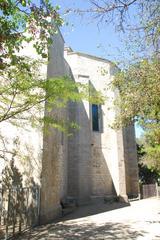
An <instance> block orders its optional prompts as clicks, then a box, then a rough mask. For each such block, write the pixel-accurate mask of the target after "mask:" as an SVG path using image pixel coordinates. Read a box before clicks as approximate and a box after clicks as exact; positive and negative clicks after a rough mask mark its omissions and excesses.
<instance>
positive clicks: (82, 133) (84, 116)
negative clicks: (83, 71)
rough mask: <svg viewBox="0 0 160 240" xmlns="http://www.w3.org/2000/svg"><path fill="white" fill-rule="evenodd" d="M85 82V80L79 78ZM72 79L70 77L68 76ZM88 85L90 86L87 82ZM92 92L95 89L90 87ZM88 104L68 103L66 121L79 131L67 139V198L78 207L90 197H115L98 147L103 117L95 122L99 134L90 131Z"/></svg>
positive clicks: (111, 180)
mask: <svg viewBox="0 0 160 240" xmlns="http://www.w3.org/2000/svg"><path fill="white" fill-rule="evenodd" d="M83 78H85V81H86V79H87V76H83ZM72 79H73V76H72ZM88 84H91V83H90V81H89V78H88ZM91 88H92V92H93V93H94V92H96V89H95V88H94V86H93V85H92V84H91ZM91 105H92V104H90V103H88V102H86V101H84V102H82V101H81V102H80V103H73V102H71V103H69V107H68V110H69V121H70V122H76V123H77V124H78V125H79V126H80V129H79V130H77V131H75V132H73V135H72V136H71V137H69V139H68V148H69V152H68V196H69V197H73V198H75V199H77V201H78V204H81V201H82V203H83V202H85V200H87V199H89V198H90V197H91V196H97V197H99V196H100V197H103V196H109V197H113V196H116V191H115V186H114V181H113V179H112V175H111V173H110V170H109V168H108V165H107V156H104V153H103V148H104V147H103V146H102V139H101V138H102V131H103V129H102V128H103V119H102V118H103V115H104V113H103V112H102V111H101V119H99V120H98V121H99V124H100V125H102V126H99V131H97V132H93V129H92V127H93V126H92V107H91ZM87 111H88V112H87Z"/></svg>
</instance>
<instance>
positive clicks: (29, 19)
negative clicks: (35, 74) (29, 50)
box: [0, 0, 63, 69]
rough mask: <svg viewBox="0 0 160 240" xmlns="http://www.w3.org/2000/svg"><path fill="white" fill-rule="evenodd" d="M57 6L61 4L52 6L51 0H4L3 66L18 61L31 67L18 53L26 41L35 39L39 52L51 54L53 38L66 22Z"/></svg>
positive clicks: (1, 25)
mask: <svg viewBox="0 0 160 240" xmlns="http://www.w3.org/2000/svg"><path fill="white" fill-rule="evenodd" d="M57 10H58V7H57V6H55V7H54V6H52V5H51V3H50V1H48V0H43V5H38V4H35V3H34V1H31V0H23V1H21V0H17V1H16V0H1V2H0V12H1V14H0V29H1V36H0V63H1V64H0V69H5V68H6V67H8V66H13V65H17V64H22V66H23V68H24V67H25V66H26V68H27V67H28V66H27V63H26V61H25V60H24V59H23V58H21V57H20V56H19V55H18V54H17V52H19V51H20V50H21V49H22V48H23V46H22V43H25V42H27V43H29V42H31V41H33V40H34V48H35V49H36V51H37V53H38V54H40V55H41V56H42V57H47V54H46V49H47V47H48V44H49V43H51V42H52V39H51V35H53V34H55V33H56V31H57V27H59V26H61V25H62V23H63V20H62V18H61V17H60V15H59V14H58V12H57ZM51 19H52V21H51ZM8 60H10V61H8Z"/></svg>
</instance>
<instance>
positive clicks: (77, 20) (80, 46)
mask: <svg viewBox="0 0 160 240" xmlns="http://www.w3.org/2000/svg"><path fill="white" fill-rule="evenodd" d="M75 2H76V3H75ZM56 3H57V4H59V5H60V6H61V12H62V13H63V12H64V10H65V9H73V8H74V9H75V8H80V9H85V8H87V7H90V5H89V3H88V1H87V0H78V1H73V0H69V1H67V0H65V1H62V0H57V1H56ZM64 20H65V21H66V22H67V23H68V26H65V25H64V26H63V28H62V29H61V31H62V33H63V36H64V39H65V42H66V45H68V46H71V47H72V48H73V49H74V50H75V51H79V52H85V53H89V54H92V55H97V56H100V57H105V58H108V59H110V60H114V61H115V60H116V59H117V56H118V55H119V50H118V48H121V49H122V44H121V41H120V37H119V34H118V33H115V31H114V28H113V26H109V25H108V26H107V25H106V24H99V26H98V25H97V21H96V20H94V19H93V18H92V17H91V16H90V15H85V16H79V15H78V14H74V13H72V12H70V13H69V14H67V15H64Z"/></svg>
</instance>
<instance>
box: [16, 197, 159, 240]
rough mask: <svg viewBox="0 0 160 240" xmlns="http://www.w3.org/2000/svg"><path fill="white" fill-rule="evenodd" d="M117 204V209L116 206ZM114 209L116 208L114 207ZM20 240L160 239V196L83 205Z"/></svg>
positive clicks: (28, 233) (26, 234)
mask: <svg viewBox="0 0 160 240" xmlns="http://www.w3.org/2000/svg"><path fill="white" fill-rule="evenodd" d="M115 208H117V209H115ZM113 209H114V210H113ZM17 239H18V240H27V239H33V240H51V239H52V240H80V239H81V240H93V239H95V240H103V239H110V240H111V239H114V240H119V239H121V240H129V239H137V240H160V199H146V200H140V201H135V202H131V204H130V206H125V207H124V205H122V204H119V203H112V204H104V203H97V204H96V205H91V206H84V207H81V208H79V209H77V211H75V212H74V213H72V214H70V215H68V216H66V217H65V218H63V219H61V221H60V222H58V223H52V224H48V225H45V226H40V227H37V228H35V229H34V230H32V231H31V232H26V233H25V234H24V235H23V236H21V237H20V238H17Z"/></svg>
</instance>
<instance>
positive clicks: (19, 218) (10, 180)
mask: <svg viewBox="0 0 160 240" xmlns="http://www.w3.org/2000/svg"><path fill="white" fill-rule="evenodd" d="M1 185H2V187H1V188H0V229H1V232H0V239H4V237H5V239H8V238H9V237H12V236H15V235H16V234H17V233H21V231H22V230H25V229H26V228H28V227H29V226H35V225H37V224H38V220H39V218H38V217H39V187H38V186H37V184H36V183H35V182H34V180H33V178H32V179H31V181H30V186H29V187H23V176H22V174H21V173H20V171H19V169H18V168H17V167H16V166H15V163H14V159H12V160H11V161H10V162H9V163H8V164H7V166H6V167H5V168H4V170H3V172H2V182H1Z"/></svg>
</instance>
